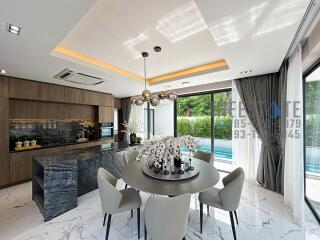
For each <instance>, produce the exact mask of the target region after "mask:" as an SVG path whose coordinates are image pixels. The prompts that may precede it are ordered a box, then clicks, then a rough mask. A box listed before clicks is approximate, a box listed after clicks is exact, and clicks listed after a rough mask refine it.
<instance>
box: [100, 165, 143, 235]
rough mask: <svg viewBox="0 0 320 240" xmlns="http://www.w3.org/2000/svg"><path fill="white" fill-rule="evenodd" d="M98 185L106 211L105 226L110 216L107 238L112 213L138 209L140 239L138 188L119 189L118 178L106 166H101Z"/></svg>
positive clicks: (138, 220)
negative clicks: (117, 186)
mask: <svg viewBox="0 0 320 240" xmlns="http://www.w3.org/2000/svg"><path fill="white" fill-rule="evenodd" d="M97 180H98V187H99V193H100V199H101V206H102V210H103V212H104V220H103V226H105V221H106V217H107V216H108V223H107V232H106V240H107V239H108V237H109V231H110V224H111V217H112V214H116V213H120V212H125V211H128V210H131V216H132V211H133V209H137V222H138V239H139V238H140V206H141V203H142V201H141V197H140V194H139V192H138V191H137V190H135V189H133V188H128V189H123V190H120V191H119V190H117V189H116V185H117V179H116V178H115V177H114V176H113V175H112V174H111V173H109V172H108V171H107V170H105V169H104V168H101V167H100V168H99V170H98V174H97Z"/></svg>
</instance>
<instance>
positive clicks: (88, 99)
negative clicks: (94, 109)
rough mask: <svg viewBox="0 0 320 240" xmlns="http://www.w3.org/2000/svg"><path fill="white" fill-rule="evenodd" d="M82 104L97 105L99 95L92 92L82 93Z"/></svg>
mask: <svg viewBox="0 0 320 240" xmlns="http://www.w3.org/2000/svg"><path fill="white" fill-rule="evenodd" d="M84 104H87V105H95V106H98V105H99V93H98V92H93V91H85V92H84Z"/></svg>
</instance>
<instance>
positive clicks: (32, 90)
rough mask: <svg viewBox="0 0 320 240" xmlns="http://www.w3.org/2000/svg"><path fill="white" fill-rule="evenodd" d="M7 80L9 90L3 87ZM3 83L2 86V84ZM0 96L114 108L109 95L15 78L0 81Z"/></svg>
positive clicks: (112, 100) (111, 97) (2, 78)
mask: <svg viewBox="0 0 320 240" xmlns="http://www.w3.org/2000/svg"><path fill="white" fill-rule="evenodd" d="M7 79H9V83H8V85H9V89H8V88H7V86H6V85H5V84H6V83H7V82H8V80H7ZM2 83H3V84H2ZM0 84H1V86H2V85H3V86H4V87H3V88H2V89H1V90H0V96H1V95H5V94H7V92H8V93H9V97H10V98H19V99H29V100H40V101H45V102H65V103H75V104H84V105H94V106H107V107H113V106H114V99H113V96H112V95H111V94H107V93H100V92H94V91H89V90H84V89H78V88H72V87H66V86H61V85H55V84H49V83H41V82H35V81H29V80H23V79H17V78H11V77H8V78H4V77H1V79H0Z"/></svg>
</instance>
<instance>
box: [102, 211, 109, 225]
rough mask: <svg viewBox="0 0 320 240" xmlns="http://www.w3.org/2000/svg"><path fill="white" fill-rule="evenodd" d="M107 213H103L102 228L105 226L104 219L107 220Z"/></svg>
mask: <svg viewBox="0 0 320 240" xmlns="http://www.w3.org/2000/svg"><path fill="white" fill-rule="evenodd" d="M107 215H108V214H107V213H104V218H103V226H105V225H106V219H107Z"/></svg>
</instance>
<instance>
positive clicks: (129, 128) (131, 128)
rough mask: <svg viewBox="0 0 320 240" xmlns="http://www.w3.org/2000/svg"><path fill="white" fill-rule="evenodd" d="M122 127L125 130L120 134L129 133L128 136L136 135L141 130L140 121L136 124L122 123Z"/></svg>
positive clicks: (132, 122)
mask: <svg viewBox="0 0 320 240" xmlns="http://www.w3.org/2000/svg"><path fill="white" fill-rule="evenodd" d="M122 125H123V126H124V128H125V130H122V131H121V132H124V133H129V134H131V133H136V132H137V131H139V130H140V129H141V128H142V122H141V121H138V122H134V121H131V122H129V123H127V122H124V123H122Z"/></svg>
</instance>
